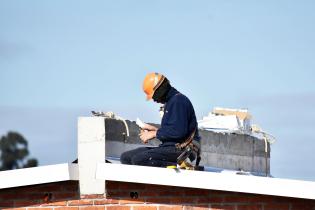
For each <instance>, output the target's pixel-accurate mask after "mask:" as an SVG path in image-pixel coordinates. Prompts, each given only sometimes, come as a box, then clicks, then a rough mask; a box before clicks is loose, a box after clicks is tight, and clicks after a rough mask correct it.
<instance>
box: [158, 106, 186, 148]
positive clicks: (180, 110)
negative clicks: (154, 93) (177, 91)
mask: <svg viewBox="0 0 315 210" xmlns="http://www.w3.org/2000/svg"><path fill="white" fill-rule="evenodd" d="M188 113H189V112H188V108H187V105H186V103H185V102H184V101H180V100H176V101H174V102H173V103H172V104H170V105H169V107H168V109H167V110H166V112H165V113H164V116H163V118H164V117H165V119H163V120H162V124H161V128H160V129H158V131H157V134H156V136H157V138H158V139H160V140H161V141H163V142H167V141H175V142H178V141H179V140H184V138H185V137H186V135H187V132H188Z"/></svg>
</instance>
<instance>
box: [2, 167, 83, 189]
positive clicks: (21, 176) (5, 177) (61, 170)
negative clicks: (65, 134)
mask: <svg viewBox="0 0 315 210" xmlns="http://www.w3.org/2000/svg"><path fill="white" fill-rule="evenodd" d="M78 178H79V176H78V166H77V164H71V163H63V164H56V165H48V166H39V167H34V168H23V169H16V170H8V171H1V172H0V189H4V188H11V187H20V186H27V185H35V184H44V183H51V182H61V181H68V180H78Z"/></svg>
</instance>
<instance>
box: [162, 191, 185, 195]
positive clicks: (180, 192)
mask: <svg viewBox="0 0 315 210" xmlns="http://www.w3.org/2000/svg"><path fill="white" fill-rule="evenodd" d="M158 195H159V196H181V195H184V192H183V191H161V192H159V193H158Z"/></svg>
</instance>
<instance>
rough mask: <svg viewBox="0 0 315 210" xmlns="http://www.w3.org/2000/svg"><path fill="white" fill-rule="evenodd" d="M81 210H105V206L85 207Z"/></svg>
mask: <svg viewBox="0 0 315 210" xmlns="http://www.w3.org/2000/svg"><path fill="white" fill-rule="evenodd" d="M80 210H105V207H104V206H84V207H80Z"/></svg>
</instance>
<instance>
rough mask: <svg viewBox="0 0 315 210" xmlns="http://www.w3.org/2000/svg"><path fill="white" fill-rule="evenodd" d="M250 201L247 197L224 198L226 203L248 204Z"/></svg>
mask: <svg viewBox="0 0 315 210" xmlns="http://www.w3.org/2000/svg"><path fill="white" fill-rule="evenodd" d="M249 200H250V199H249V198H248V197H246V196H227V197H225V198H224V202H225V203H248V202H249Z"/></svg>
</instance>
